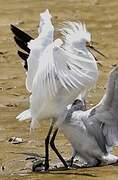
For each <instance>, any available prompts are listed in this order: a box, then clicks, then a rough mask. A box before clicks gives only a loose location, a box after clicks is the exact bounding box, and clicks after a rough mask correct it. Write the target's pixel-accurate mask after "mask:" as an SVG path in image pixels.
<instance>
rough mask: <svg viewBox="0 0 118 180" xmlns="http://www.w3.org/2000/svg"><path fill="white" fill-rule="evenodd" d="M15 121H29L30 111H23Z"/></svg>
mask: <svg viewBox="0 0 118 180" xmlns="http://www.w3.org/2000/svg"><path fill="white" fill-rule="evenodd" d="M16 119H18V120H19V121H24V120H26V119H31V110H30V109H27V110H25V111H23V112H22V113H20V114H19V115H18V116H17V117H16Z"/></svg>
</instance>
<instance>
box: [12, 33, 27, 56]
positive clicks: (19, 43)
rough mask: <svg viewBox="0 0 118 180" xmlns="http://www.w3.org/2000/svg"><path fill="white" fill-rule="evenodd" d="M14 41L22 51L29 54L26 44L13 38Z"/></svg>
mask: <svg viewBox="0 0 118 180" xmlns="http://www.w3.org/2000/svg"><path fill="white" fill-rule="evenodd" d="M14 40H15V42H16V44H17V45H18V46H19V47H20V48H21V49H23V50H24V51H26V52H28V53H30V49H29V48H28V47H27V43H25V42H24V41H22V40H21V39H19V38H18V37H16V36H14Z"/></svg>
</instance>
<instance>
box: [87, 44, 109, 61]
mask: <svg viewBox="0 0 118 180" xmlns="http://www.w3.org/2000/svg"><path fill="white" fill-rule="evenodd" d="M86 47H88V48H90V49H92V50H94V51H95V52H97V53H98V54H100V55H101V56H103V57H104V58H106V59H107V58H108V57H107V56H106V55H104V54H103V53H102V52H100V51H99V50H97V49H96V48H95V47H94V46H93V41H92V44H91V43H89V42H87V43H86Z"/></svg>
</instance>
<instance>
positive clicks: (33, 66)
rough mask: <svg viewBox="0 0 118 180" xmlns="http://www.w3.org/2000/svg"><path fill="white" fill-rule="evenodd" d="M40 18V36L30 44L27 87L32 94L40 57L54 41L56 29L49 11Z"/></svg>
mask: <svg viewBox="0 0 118 180" xmlns="http://www.w3.org/2000/svg"><path fill="white" fill-rule="evenodd" d="M40 17H41V19H40V27H39V29H38V31H39V33H40V34H39V36H38V37H37V38H36V39H34V40H31V41H30V42H29V43H28V47H29V49H30V54H29V58H28V72H27V78H26V87H27V89H28V91H30V92H31V91H32V83H33V79H34V77H35V74H36V71H37V69H38V65H39V59H40V56H41V54H42V53H43V51H44V49H45V48H46V47H47V45H48V44H50V43H52V41H53V31H54V28H53V25H52V23H51V15H50V14H49V11H48V10H46V11H45V12H43V13H41V14H40ZM44 61H45V60H44Z"/></svg>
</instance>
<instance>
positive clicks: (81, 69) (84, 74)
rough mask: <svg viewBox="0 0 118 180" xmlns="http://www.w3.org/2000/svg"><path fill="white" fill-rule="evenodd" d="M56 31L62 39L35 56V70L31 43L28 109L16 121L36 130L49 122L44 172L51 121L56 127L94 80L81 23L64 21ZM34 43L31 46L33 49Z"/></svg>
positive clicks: (93, 64)
mask: <svg viewBox="0 0 118 180" xmlns="http://www.w3.org/2000/svg"><path fill="white" fill-rule="evenodd" d="M60 31H61V33H62V34H63V37H64V38H63V40H61V39H56V40H55V41H53V42H52V43H50V44H49V45H47V47H46V48H45V49H44V50H43V52H42V54H41V56H40V57H38V56H37V57H36V58H37V59H36V62H37V61H38V65H37V64H36V69H37V70H36V69H35V68H34V66H35V64H34V57H32V56H31V52H32V48H33V44H32V46H30V51H31V52H30V54H29V60H30V61H29V60H28V72H27V76H28V75H29V77H30V78H29V82H28V80H27V88H28V90H29V91H31V92H32V95H31V97H30V108H29V109H28V110H26V111H24V112H23V113H21V114H20V115H19V116H17V119H19V120H20V121H22V120H25V119H29V118H31V128H36V127H37V126H38V124H39V122H40V121H42V120H46V119H53V120H52V125H51V128H50V131H49V133H48V138H47V139H46V154H47V155H46V161H45V170H47V169H48V168H49V162H48V147H47V144H48V143H49V138H50V134H51V132H52V129H53V126H54V124H55V122H57V124H60V123H61V121H63V120H64V119H65V117H66V115H67V108H66V107H67V105H68V104H70V103H72V102H73V101H74V99H75V98H76V97H77V96H78V94H80V93H83V92H84V94H85V95H86V94H87V92H88V91H89V89H90V88H91V87H92V86H94V85H95V83H96V81H97V78H98V69H97V64H96V61H95V58H94V56H93V55H92V54H91V53H90V51H89V50H88V49H87V47H86V44H88V43H90V41H91V35H90V33H89V32H88V31H87V30H86V27H85V24H82V23H76V22H67V23H65V24H64V27H63V28H62V29H61V30H60ZM31 42H35V40H32V41H31ZM38 43H40V42H38ZM38 43H34V44H35V45H36V46H35V48H37V50H38V48H39V44H38ZM31 60H32V64H31V63H30V62H31ZM33 68H34V69H35V73H34V75H33V71H34V69H33ZM27 79H28V78H27ZM63 163H64V162H63ZM64 165H65V166H66V164H64Z"/></svg>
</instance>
